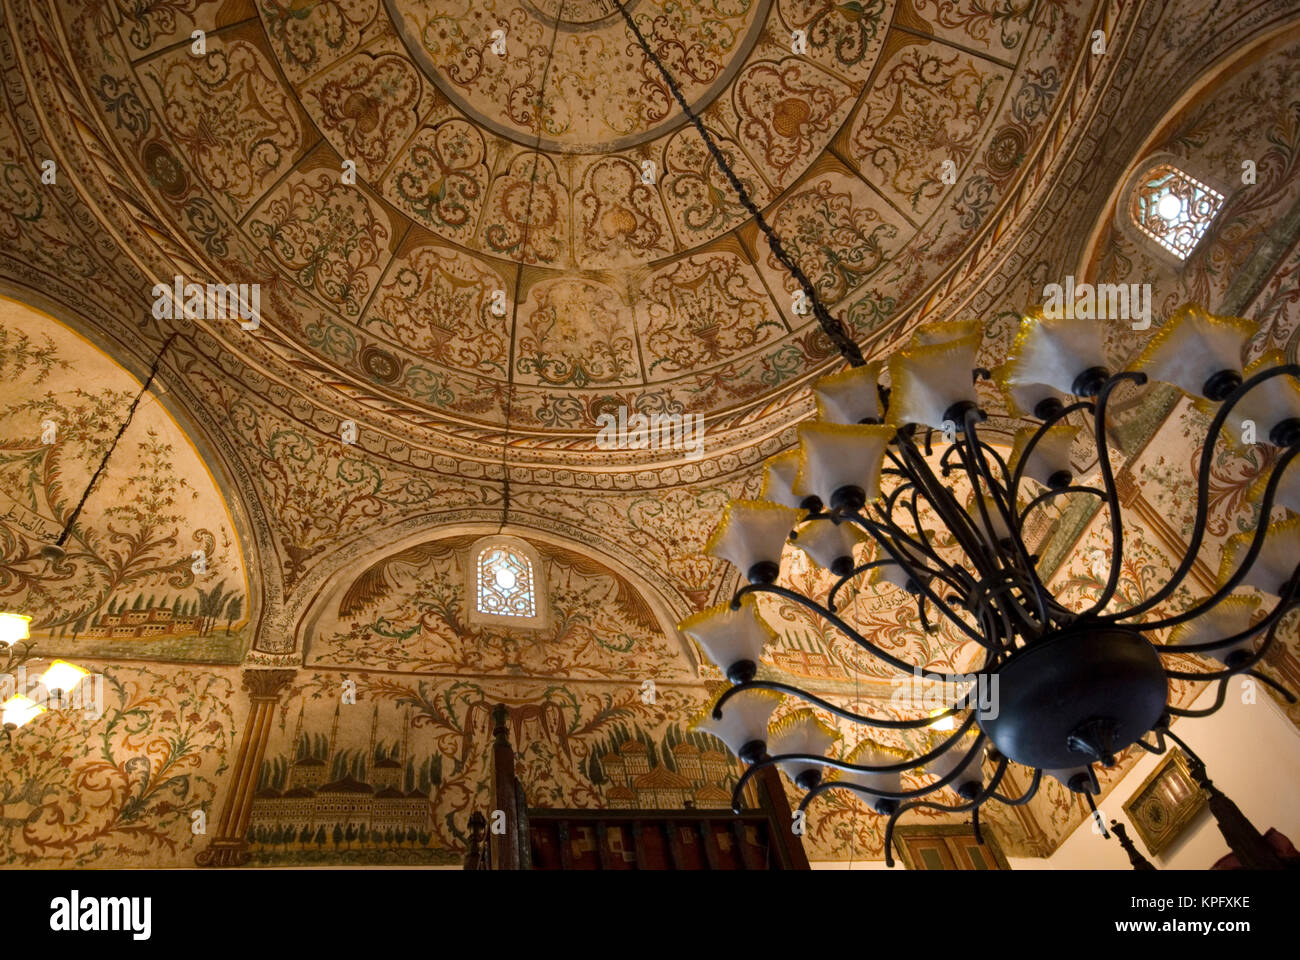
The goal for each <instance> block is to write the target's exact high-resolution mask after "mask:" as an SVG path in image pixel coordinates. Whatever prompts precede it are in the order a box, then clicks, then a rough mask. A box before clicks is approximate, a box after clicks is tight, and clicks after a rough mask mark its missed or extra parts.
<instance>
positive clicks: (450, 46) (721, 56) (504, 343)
mask: <svg viewBox="0 0 1300 960" xmlns="http://www.w3.org/2000/svg"><path fill="white" fill-rule="evenodd" d="M560 6H561V5H556V4H551V5H549V6H546V5H543V6H537V5H534V4H530V3H523V4H511V3H468V2H463V3H454V2H453V3H436V2H416V3H398V2H388V3H383V4H381V3H379V2H378V0H372V2H369V3H367V2H353V3H336V2H331V3H324V4H317V5H314V6H312V7H311V8H309V9H308V10H307V11H306V15H304V16H298V15H296V14H295V15H293V16H290V15H289V11H288V10H287V8H281V7H280V6H278V5H275V4H269V3H268V4H258V5H257V6H256V9H255V10H254V9H252V8H250V7H248V6H245V5H243V4H239V3H234V4H231V3H220V4H218V3H193V4H183V5H181V6H180V7H174V6H173V5H167V6H165V7H141V8H134V9H133V10H132V12H131V13H129V14H126V15H123V16H122V17H120V19H119V20H118V21H117V22H116V23H114V24H112V25H111V29H110V25H109V24H107V23H105V22H103V21H102V20H100V19H97V18H95V17H94V16H93V14H92V12H91V11H90V9H89V8H87V9H86V10H84V11H83V10H81V8H79V7H77V6H76V5H75V4H68V5H67V6H66V7H65V8H64V11H63V14H64V24H65V29H66V30H67V31H68V34H69V36H70V37H73V38H76V37H82V38H85V39H87V40H89V39H91V38H92V37H93V39H94V43H93V44H91V45H90V47H92V48H93V49H85V50H84V51H82V52H81V53H80V54H79V56H80V57H81V62H80V63H79V64H78V70H79V72H80V73H81V75H82V76H83V78H85V81H86V82H87V83H89V84H90V86H91V87H92V88H93V89H96V90H98V91H100V94H99V95H98V96H97V98H96V99H97V104H96V107H97V109H99V110H100V111H101V117H102V118H103V119H104V120H107V121H109V122H110V127H111V130H112V132H113V135H114V136H115V137H116V138H117V143H118V146H119V148H121V149H122V150H124V151H125V152H126V154H127V155H128V156H129V157H130V158H131V159H130V162H131V163H132V164H133V165H134V166H135V169H136V172H137V174H138V175H139V176H140V177H141V179H142V181H143V182H144V183H145V184H147V189H149V190H150V192H151V193H152V194H153V195H154V198H155V200H157V201H160V202H162V203H163V204H164V206H170V207H173V208H176V209H189V210H194V209H195V206H196V204H198V205H201V206H202V207H203V210H204V214H203V217H202V224H199V223H198V222H197V221H194V220H193V219H192V217H191V218H185V219H183V220H182V222H187V220H188V222H189V223H190V224H191V225H192V226H193V227H197V228H199V231H198V232H195V231H194V230H190V231H189V238H188V240H189V243H190V245H191V246H192V247H194V248H195V252H196V253H198V252H199V250H200V249H202V254H201V258H202V260H203V261H204V265H205V268H206V270H205V272H208V273H210V274H211V275H212V276H213V277H215V278H220V277H222V276H231V275H237V276H241V277H242V276H244V275H245V274H248V275H249V276H253V275H257V276H260V277H261V278H262V279H261V282H262V283H263V285H264V286H269V287H271V288H272V294H271V297H270V299H271V300H272V305H271V306H269V307H268V308H267V309H266V311H265V315H266V321H267V324H268V326H270V327H272V328H274V329H275V330H276V332H277V333H278V334H280V335H282V336H284V337H285V338H287V339H288V340H290V341H292V343H293V344H294V346H295V347H296V348H298V349H300V350H305V351H307V352H308V353H309V354H310V355H311V356H312V357H313V359H314V360H315V361H316V362H317V363H319V364H322V365H323V366H324V368H327V369H329V370H330V371H331V379H333V378H338V379H342V380H346V381H351V382H353V383H355V384H357V385H364V388H365V389H366V390H368V391H374V392H376V393H377V394H378V395H381V396H384V397H387V398H389V400H390V402H391V403H396V404H401V405H404V406H407V407H411V408H413V409H414V410H418V411H427V412H429V413H432V414H436V415H438V416H439V417H440V418H445V419H446V420H448V421H450V422H451V423H455V424H460V425H463V426H466V427H470V426H472V427H478V428H483V429H488V430H494V429H498V428H503V427H504V428H506V429H508V430H509V431H510V432H511V434H512V435H514V436H519V435H525V436H535V437H537V438H539V439H555V438H563V442H564V444H565V446H566V447H567V448H572V447H575V446H578V447H581V446H587V447H590V445H591V444H590V441H591V438H592V435H593V433H594V431H595V429H596V417H597V416H598V415H599V414H600V413H601V412H604V411H605V410H607V409H611V408H616V407H618V406H620V405H623V406H627V407H628V408H629V409H631V410H640V411H645V412H654V411H664V412H689V413H694V414H699V415H702V416H704V417H706V418H708V420H709V422H710V423H711V424H713V425H714V430H715V431H719V430H725V429H726V427H727V425H728V424H730V423H732V422H734V421H736V420H737V418H740V419H741V420H743V419H744V418H745V417H747V416H752V415H753V414H754V412H755V411H762V410H763V407H764V404H765V403H767V402H768V401H769V400H770V399H772V398H776V397H784V396H786V395H788V394H789V392H790V390H791V389H792V388H794V387H796V386H798V385H799V384H802V383H805V382H806V381H807V379H808V377H809V376H810V374H811V373H813V372H815V371H816V370H817V369H819V368H820V367H823V366H824V365H825V364H826V361H828V360H829V359H830V355H829V353H828V350H827V346H826V344H825V343H824V341H823V340H822V337H821V334H820V331H819V330H817V328H816V326H815V323H814V322H813V320H812V317H811V315H810V314H808V315H803V314H800V313H798V312H796V310H795V306H794V298H793V293H794V286H793V281H792V280H791V279H790V278H789V277H788V276H787V275H786V274H785V271H784V269H783V268H782V267H780V265H779V264H778V262H777V261H776V259H775V258H774V257H773V256H772V254H771V251H770V249H768V247H767V245H766V242H765V241H764V240H761V239H760V238H759V236H758V234H757V232H756V231H755V230H753V229H752V224H749V223H748V222H747V221H748V217H747V215H746V214H745V212H744V210H743V208H742V207H741V206H740V204H739V202H738V200H737V198H736V197H735V196H734V194H733V193H732V191H731V189H730V186H729V185H728V184H727V182H726V180H725V178H724V176H723V175H722V173H721V172H720V171H719V170H718V168H717V167H716V165H715V164H714V163H713V161H712V160H711V158H709V156H708V154H707V151H706V150H705V149H704V146H703V144H702V142H701V140H700V138H699V136H698V134H697V133H696V132H695V131H694V130H693V129H691V128H690V126H689V124H688V123H687V121H686V118H685V116H684V115H683V113H682V111H681V109H680V107H679V106H678V105H677V103H676V102H675V101H674V100H673V98H672V97H671V95H670V94H669V92H668V91H667V89H666V88H665V86H664V84H663V81H662V78H661V77H660V76H659V75H658V74H657V71H655V70H654V68H653V66H652V65H651V64H650V63H649V62H648V61H647V60H646V58H645V57H644V56H643V55H642V54H641V52H640V50H639V49H638V48H637V47H636V46H635V44H634V43H633V42H632V41H631V40H630V37H629V35H628V33H627V28H626V25H625V24H624V23H623V21H622V18H621V16H619V15H618V12H617V10H616V9H615V8H614V7H613V6H612V5H611V4H608V3H590V4H565V5H562V6H563V10H561V9H560ZM552 7H553V8H554V9H551V8H552ZM631 12H632V15H633V17H634V18H635V19H636V21H637V23H638V25H639V27H640V28H641V29H642V31H643V33H644V34H645V35H646V37H647V39H648V41H649V42H650V44H651V46H652V48H654V49H655V50H656V51H657V52H658V53H659V54H660V55H661V56H662V57H663V58H664V61H665V63H666V64H667V65H668V66H669V69H670V70H672V71H673V73H674V75H675V76H677V77H678V78H679V79H680V81H681V84H682V92H683V94H684V96H685V97H686V99H687V101H688V102H690V103H691V104H692V106H693V109H696V110H698V111H699V112H700V113H701V114H702V116H703V118H704V121H705V124H706V126H707V127H708V128H709V129H710V132H711V133H712V134H713V135H714V137H715V138H716V139H717V140H718V142H719V144H720V145H721V147H722V149H723V151H724V153H725V154H726V155H727V156H728V157H729V161H730V162H732V163H733V164H734V165H735V166H736V168H737V171H738V172H739V175H740V176H741V178H742V180H743V181H744V182H745V183H746V184H747V189H749V190H750V192H751V193H752V194H753V196H754V199H755V200H756V202H758V203H759V204H760V205H763V206H766V207H768V208H769V209H768V216H769V218H770V219H771V221H772V222H773V224H774V225H775V226H776V228H777V230H778V232H779V233H780V234H781V235H782V236H783V238H784V239H785V242H786V244H787V247H788V249H789V251H790V253H791V254H792V255H793V256H794V257H795V259H796V261H797V262H798V263H799V264H800V266H801V267H802V268H803V269H804V270H805V271H806V272H807V273H808V274H809V276H810V277H812V278H813V282H814V283H815V285H816V287H817V290H818V292H819V295H820V296H822V297H823V298H824V299H825V301H826V302H827V303H828V304H830V305H838V306H839V307H840V308H841V309H843V310H845V311H846V312H847V313H848V314H849V320H850V322H851V323H852V324H853V326H854V328H855V330H856V331H857V332H858V333H859V335H865V334H870V333H871V332H873V331H874V330H875V329H876V328H877V327H878V326H880V325H882V324H884V323H886V322H888V321H889V320H890V319H891V318H892V317H894V316H895V315H896V314H897V312H898V310H899V309H901V308H903V307H905V306H906V305H907V304H908V303H909V302H911V300H913V299H915V298H916V297H917V296H919V294H920V293H921V290H922V289H923V287H924V286H925V285H926V284H927V283H928V282H930V281H932V280H934V279H935V277H936V276H937V275H938V273H939V272H940V271H942V270H944V269H945V268H947V267H948V266H950V265H951V264H952V263H953V262H954V261H955V260H956V259H957V258H959V257H960V256H961V255H962V253H963V251H964V250H966V249H967V247H968V245H969V244H970V243H972V242H973V241H974V240H975V237H976V236H977V234H978V231H979V228H980V227H981V225H983V224H984V222H985V221H986V220H987V218H988V217H989V215H990V213H991V212H992V211H993V210H994V209H995V208H996V207H997V206H998V205H999V203H1000V202H1001V200H1002V198H1003V196H1004V194H1005V193H1006V191H1007V189H1008V188H1009V186H1010V185H1011V184H1012V183H1013V182H1014V181H1015V180H1016V179H1017V177H1018V176H1020V175H1022V173H1023V169H1022V165H1023V162H1024V160H1025V158H1026V157H1027V156H1029V155H1030V154H1031V153H1032V152H1033V151H1034V150H1035V147H1036V144H1037V141H1038V139H1039V138H1040V137H1041V135H1042V133H1043V131H1044V130H1045V129H1046V125H1045V122H1046V120H1047V118H1048V117H1049V116H1050V115H1051V112H1052V111H1053V109H1054V106H1055V101H1056V98H1057V96H1058V94H1059V92H1060V90H1061V85H1062V83H1063V81H1064V79H1065V77H1066V76H1067V75H1068V74H1069V73H1070V72H1071V70H1072V69H1073V66H1074V60H1075V59H1076V57H1078V55H1079V42H1078V41H1079V38H1080V36H1081V35H1082V34H1081V31H1082V28H1083V24H1085V23H1086V22H1087V21H1088V19H1089V18H1090V16H1091V9H1090V5H1088V4H1085V3H1074V2H1065V0H1057V2H1054V3H1050V4H1040V5H1037V6H1036V7H1034V8H1033V9H1031V5H1028V4H1026V5H1024V6H1023V7H1021V6H1016V5H1014V4H1010V3H1008V4H1006V5H1004V6H999V7H996V8H986V7H985V5H982V4H974V3H967V2H962V3H959V4H956V5H954V6H952V7H951V8H950V7H948V6H946V5H945V6H942V7H939V8H937V9H933V10H931V9H928V8H927V5H926V4H916V3H914V2H912V0H904V2H903V3H902V4H900V5H898V6H897V7H896V6H895V5H894V4H893V3H886V2H883V0H882V2H878V3H873V4H865V5H861V4H829V3H817V2H808V0H790V2H780V0H777V2H766V0H720V2H711V3H705V4H677V3H653V2H649V0H647V2H642V3H638V4H635V5H633V6H632V10H631ZM557 15H558V16H559V17H560V19H558V20H557V19H556V16H557ZM196 28H197V29H199V30H203V31H206V34H205V37H206V39H205V44H206V47H205V49H206V53H205V54H204V55H203V56H196V55H195V54H194V53H193V50H192V47H191V45H190V44H188V43H184V42H178V41H181V40H183V39H185V38H188V37H189V36H190V34H191V32H192V31H193V30H194V29H196ZM796 30H798V31H802V35H803V36H804V37H805V39H806V48H805V47H802V46H801V47H800V49H801V50H802V51H803V52H800V53H795V52H793V49H792V45H793V44H794V41H793V40H792V37H793V36H794V31H796ZM495 31H501V33H500V34H499V35H498V36H499V37H502V38H503V39H499V40H498V39H495V38H494V36H493V34H494V32H495ZM499 50H500V51H503V52H498V51H499ZM109 91H111V93H109ZM345 168H347V170H348V172H350V173H351V172H354V173H355V176H345V175H344V172H345ZM218 237H220V240H219V241H218V240H217V238H218ZM904 274H906V275H907V279H906V282H904V283H902V284H901V286H900V284H899V281H900V280H901V279H902V278H903V276H904ZM873 279H875V280H878V281H879V280H884V281H885V282H887V283H888V284H889V285H890V286H891V288H893V294H892V295H891V297H890V298H889V302H887V303H885V302H878V301H875V300H872V299H870V298H868V299H866V300H864V299H862V296H861V295H862V292H863V289H864V286H865V285H866V284H867V283H868V282H870V281H872V280H873ZM498 291H501V294H499V295H498ZM499 297H500V298H503V299H500V298H499ZM728 315H729V316H738V317H742V318H744V319H745V321H746V322H744V323H719V322H718V318H719V316H728ZM225 335H228V331H227V332H226V333H225Z"/></svg>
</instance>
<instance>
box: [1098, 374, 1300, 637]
mask: <svg viewBox="0 0 1300 960" xmlns="http://www.w3.org/2000/svg"><path fill="white" fill-rule="evenodd" d="M1284 374H1290V375H1291V376H1293V377H1296V378H1300V364H1294V363H1287V364H1282V365H1281V366H1277V367H1269V368H1268V369H1267V370H1261V371H1260V372H1259V373H1257V374H1255V375H1254V376H1253V377H1251V378H1250V379H1248V380H1246V381H1245V382H1244V383H1242V384H1241V386H1239V387H1238V388H1237V389H1236V390H1234V391H1233V392H1232V393H1231V394H1229V395H1228V398H1227V399H1226V400H1224V401H1223V403H1222V404H1221V405H1220V407H1219V409H1218V410H1217V411H1216V412H1215V414H1214V419H1213V420H1211V421H1210V426H1209V429H1208V430H1206V433H1205V444H1204V446H1203V447H1202V448H1201V463H1200V467H1199V470H1198V474H1197V480H1196V519H1195V521H1194V522H1193V524H1192V535H1191V537H1190V539H1189V540H1188V545H1187V553H1186V554H1185V555H1184V556H1183V559H1182V562H1181V563H1179V564H1178V568H1177V569H1176V570H1174V572H1173V573H1172V574H1171V575H1170V577H1169V580H1168V581H1166V583H1165V585H1164V586H1163V587H1161V588H1160V589H1159V590H1157V591H1156V592H1155V593H1153V594H1152V595H1151V596H1149V597H1147V598H1146V599H1145V600H1143V601H1142V602H1141V603H1138V604H1135V605H1134V606H1132V607H1129V608H1128V609H1127V610H1121V611H1118V612H1116V613H1113V614H1103V615H1102V616H1101V619H1104V620H1126V619H1128V618H1129V617H1135V616H1137V615H1139V614H1142V613H1146V611H1148V610H1150V609H1151V608H1153V607H1155V606H1156V605H1158V604H1159V603H1161V602H1163V601H1164V600H1165V599H1166V598H1167V597H1169V596H1171V595H1172V594H1173V592H1174V591H1175V590H1176V589H1178V586H1179V585H1180V584H1181V583H1182V582H1183V580H1184V579H1185V578H1186V576H1187V574H1188V573H1189V572H1190V571H1191V569H1192V565H1193V564H1194V563H1195V562H1196V557H1197V555H1198V554H1199V552H1200V549H1201V541H1202V540H1203V539H1204V538H1205V528H1206V525H1207V523H1208V520H1209V495H1208V494H1209V486H1210V465H1211V463H1212V461H1213V459H1214V449H1215V446H1216V444H1217V440H1218V437H1219V432H1220V431H1221V430H1222V429H1223V426H1224V424H1225V423H1227V420H1228V414H1229V413H1230V412H1231V411H1232V408H1233V407H1235V406H1236V405H1237V402H1238V401H1239V400H1241V398H1242V397H1244V396H1245V395H1246V394H1247V393H1249V392H1250V391H1251V390H1253V389H1255V387H1257V386H1259V384H1261V383H1263V382H1264V381H1265V380H1268V379H1270V378H1272V377H1278V376H1282V375H1284ZM1294 450H1295V448H1292V450H1291V451H1288V453H1287V454H1286V455H1284V456H1285V459H1284V460H1281V461H1279V462H1278V463H1276V464H1274V465H1273V475H1272V477H1270V478H1269V480H1270V482H1269V486H1268V489H1267V490H1266V491H1265V499H1266V500H1267V504H1268V505H1267V507H1261V514H1260V516H1261V519H1262V520H1263V521H1264V522H1262V523H1261V524H1260V525H1259V528H1258V529H1257V530H1256V531H1255V540H1254V541H1253V542H1252V544H1251V550H1250V553H1249V554H1247V559H1246V560H1245V561H1243V562H1242V564H1241V566H1240V568H1239V569H1238V570H1237V574H1236V575H1234V577H1233V578H1232V580H1231V581H1230V583H1231V584H1232V585H1233V586H1236V584H1237V583H1239V582H1240V581H1241V578H1242V577H1244V576H1245V575H1246V572H1247V570H1248V569H1249V567H1250V565H1251V564H1253V563H1254V562H1255V557H1256V556H1257V555H1258V553H1259V550H1258V546H1259V545H1260V544H1262V543H1263V534H1264V531H1265V527H1266V526H1267V521H1268V513H1267V512H1263V511H1265V510H1268V511H1271V510H1272V504H1273V500H1272V498H1271V497H1270V496H1269V493H1270V492H1271V491H1272V490H1274V489H1275V488H1276V485H1275V484H1274V483H1273V482H1272V481H1273V479H1274V478H1276V477H1277V476H1278V474H1280V473H1281V471H1282V470H1283V469H1284V468H1285V464H1286V463H1288V462H1290V460H1291V458H1292V457H1293V456H1294V455H1295V453H1294ZM1100 458H1101V450H1100V449H1099V450H1098V459H1099V460H1100ZM1230 591H1231V587H1229V589H1228V591H1226V592H1222V595H1221V596H1220V595H1218V594H1216V599H1215V600H1214V603H1218V601H1219V600H1221V599H1222V598H1223V596H1227V593H1228V592H1230ZM1213 605H1214V604H1209V606H1213ZM1204 609H1208V606H1207V607H1205V608H1204ZM1158 623H1159V621H1158ZM1133 626H1141V627H1142V628H1143V629H1147V628H1148V627H1151V626H1153V625H1151V624H1133Z"/></svg>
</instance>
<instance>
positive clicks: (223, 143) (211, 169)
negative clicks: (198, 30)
mask: <svg viewBox="0 0 1300 960" xmlns="http://www.w3.org/2000/svg"><path fill="white" fill-rule="evenodd" d="M149 76H150V78H151V79H152V81H153V83H154V84H156V86H157V89H158V99H159V102H160V103H161V104H162V113H163V116H164V117H165V118H166V120H167V123H168V128H169V129H170V131H171V135H172V137H173V138H174V140H175V141H176V145H177V147H179V149H180V150H181V151H182V152H183V153H184V154H185V155H186V156H188V157H189V158H191V160H192V161H193V163H194V165H195V167H196V169H197V172H198V174H199V176H200V177H201V179H202V181H203V182H204V184H206V185H207V187H208V189H210V190H211V191H212V192H213V193H214V194H215V195H216V196H217V197H218V198H220V199H221V200H222V201H223V202H224V203H225V204H226V206H227V207H228V209H229V210H230V211H231V212H232V213H234V214H236V215H242V214H243V213H244V212H245V211H246V210H247V209H248V207H249V206H250V205H251V204H252V203H253V202H254V201H255V200H256V199H257V197H258V196H260V195H261V194H262V192H263V191H265V190H266V189H267V187H268V186H270V184H272V183H274V182H275V180H276V178H278V177H279V176H280V175H281V174H283V173H284V171H285V170H287V169H288V167H289V164H290V163H292V162H293V159H294V156H295V153H296V151H297V150H298V149H299V147H300V145H301V142H302V136H303V131H302V129H301V124H300V122H299V120H298V115H297V113H296V112H295V111H294V110H293V109H292V108H291V107H290V106H289V102H288V101H287V99H286V98H285V95H284V89H283V87H282V86H281V84H280V81H279V79H278V78H277V77H276V75H275V69H274V67H272V66H271V64H270V63H269V62H268V61H267V60H266V57H265V56H264V55H263V54H262V52H261V51H260V50H258V48H257V47H256V46H254V45H253V44H251V43H249V42H248V41H246V40H234V41H231V42H230V43H228V44H224V45H219V41H218V40H214V41H213V45H212V47H211V48H210V49H209V50H208V54H207V56H205V57H194V56H192V55H191V54H190V52H189V49H188V48H185V49H184V50H182V51H180V52H179V53H176V54H173V55H171V56H169V57H168V58H167V59H165V60H163V61H161V62H160V63H158V64H157V65H155V66H153V67H152V68H151V73H150V74H149ZM232 148H235V149H232ZM152 149H153V153H152V156H153V158H154V162H155V163H162V164H164V170H166V169H169V168H170V167H171V166H173V165H174V164H175V161H174V160H172V161H171V163H170V164H169V163H167V160H168V157H169V156H170V155H169V154H168V153H167V151H166V150H165V149H162V150H161V151H160V149H159V148H158V147H154V148H152ZM168 179H171V180H174V179H175V174H170V175H169V176H168ZM164 183H166V181H164ZM169 192H173V193H175V192H176V188H175V187H173V188H172V189H171V190H170V191H169Z"/></svg>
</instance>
